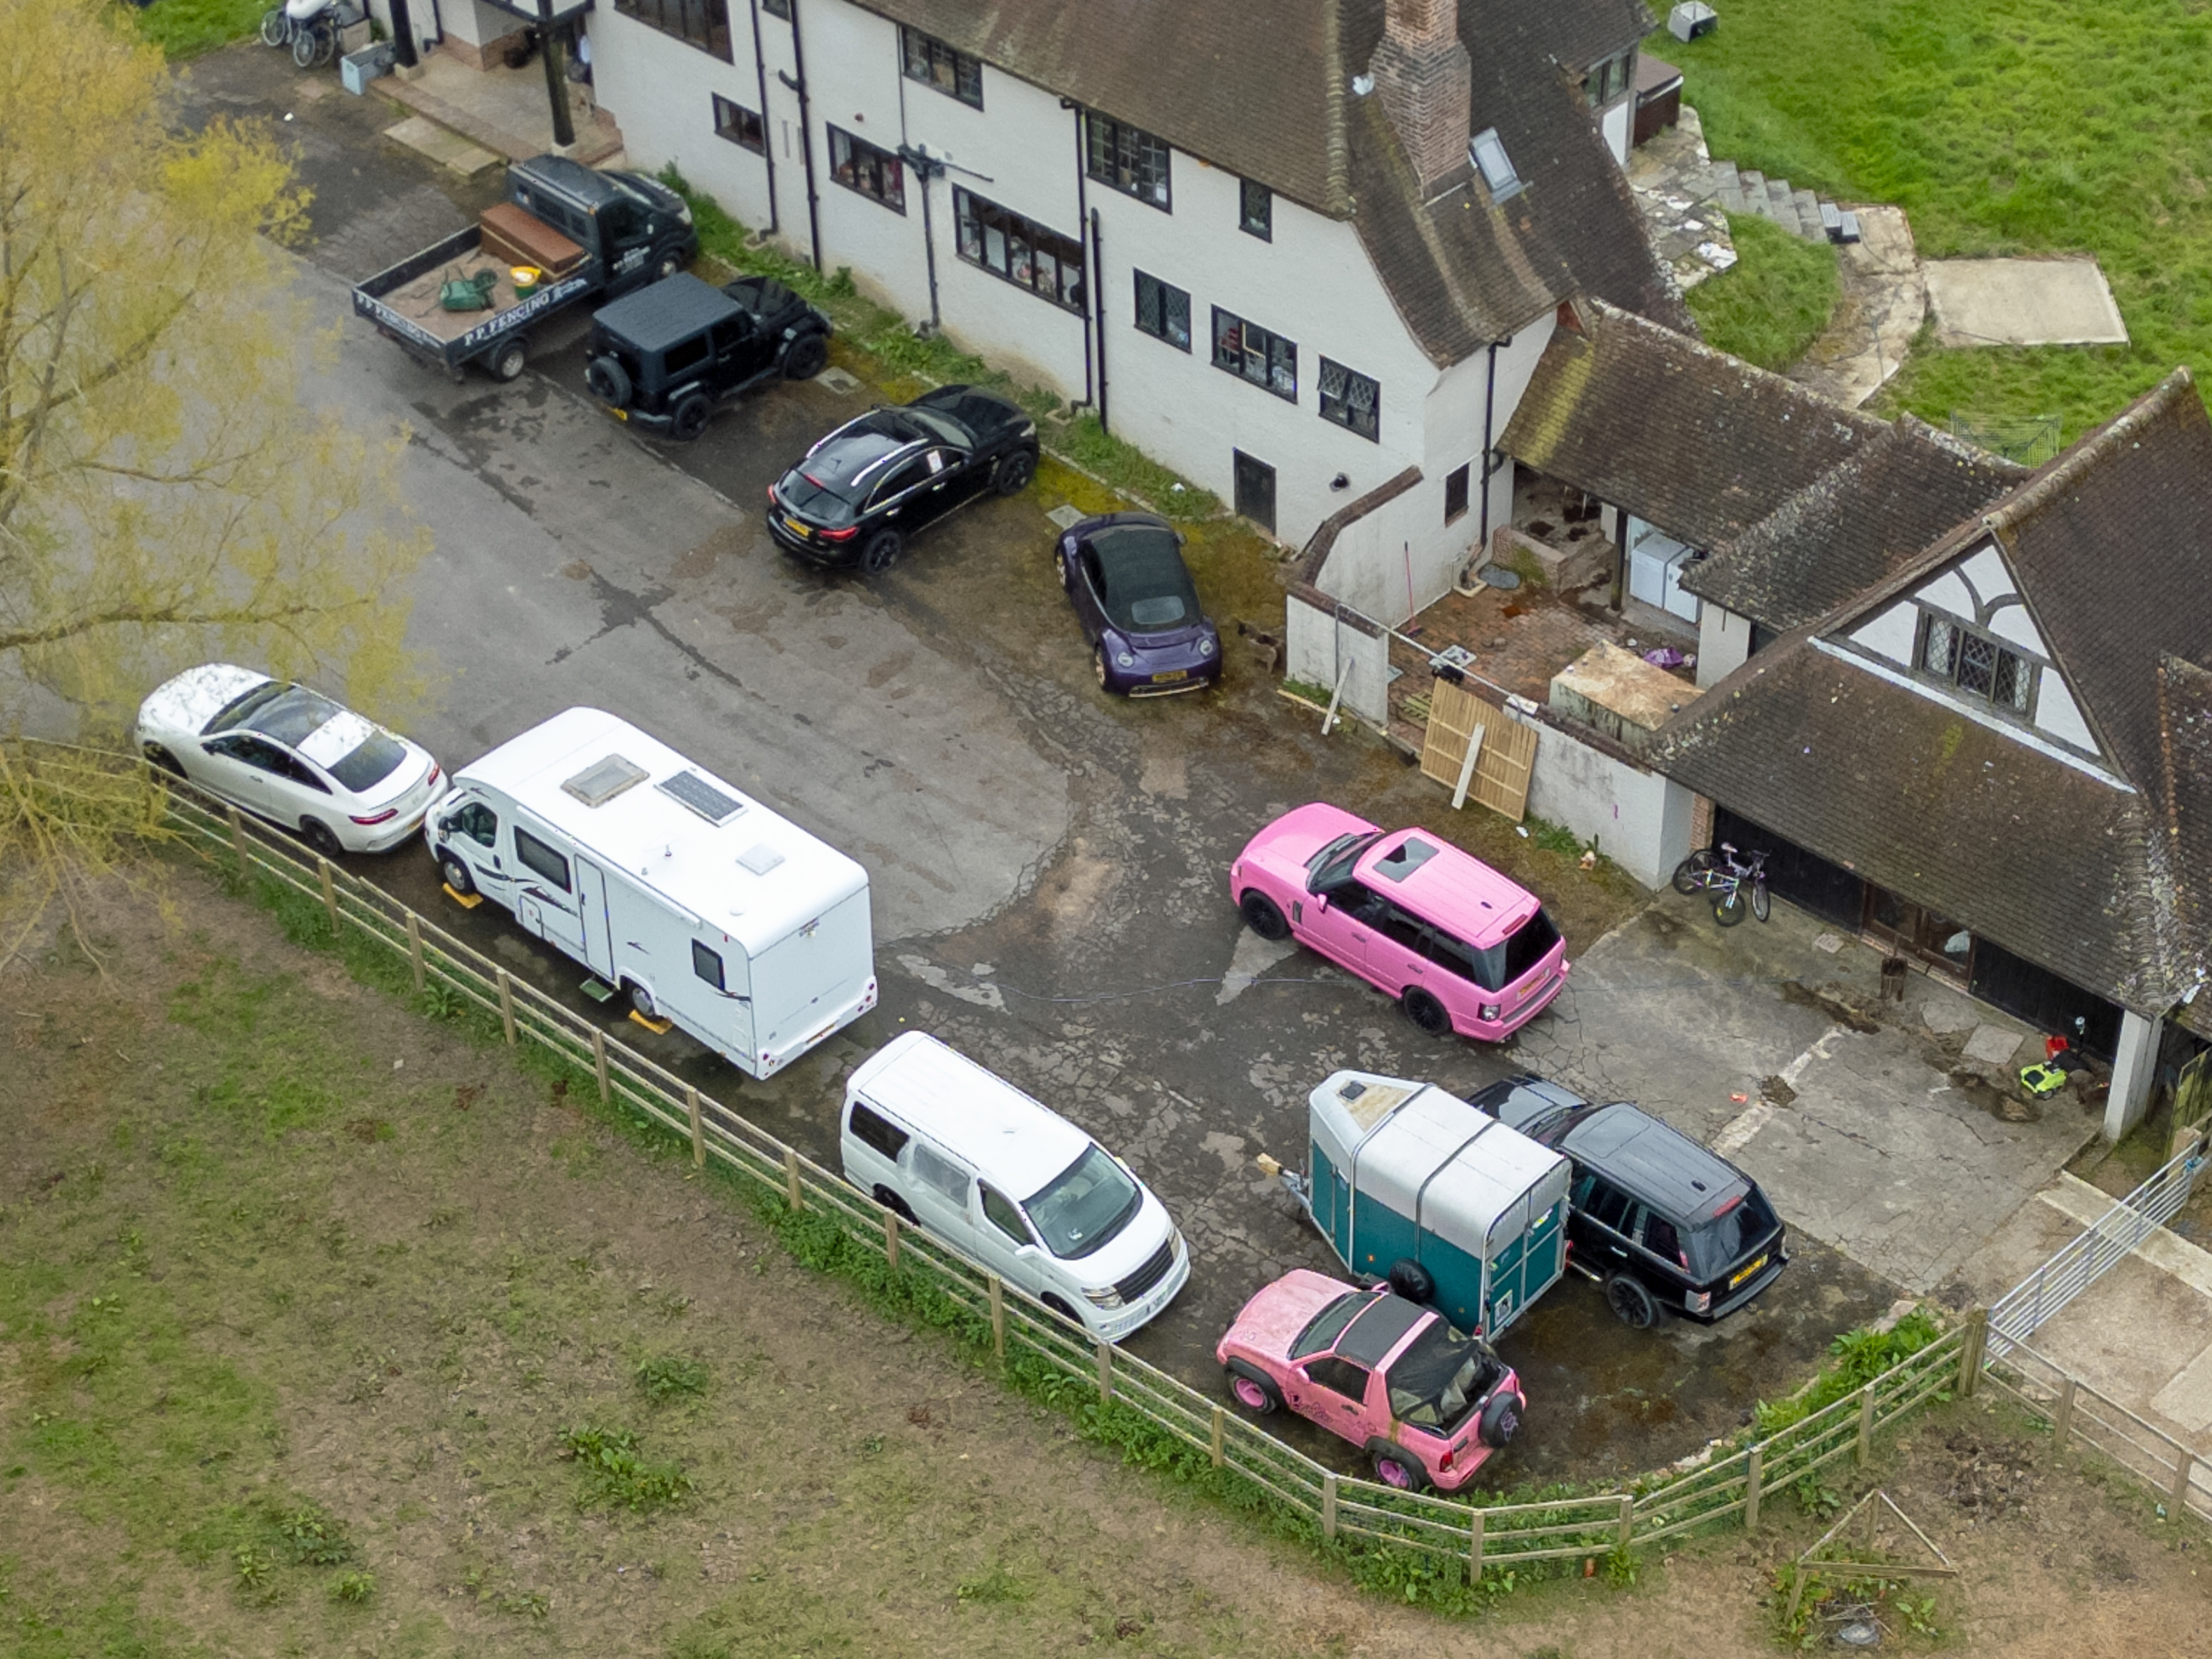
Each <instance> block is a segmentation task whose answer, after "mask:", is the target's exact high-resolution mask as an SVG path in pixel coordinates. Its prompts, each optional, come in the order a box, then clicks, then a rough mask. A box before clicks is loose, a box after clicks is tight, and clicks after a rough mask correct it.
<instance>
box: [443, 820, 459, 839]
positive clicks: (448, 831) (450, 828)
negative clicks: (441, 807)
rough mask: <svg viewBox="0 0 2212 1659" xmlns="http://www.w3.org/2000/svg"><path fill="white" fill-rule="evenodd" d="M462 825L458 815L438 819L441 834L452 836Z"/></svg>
mask: <svg viewBox="0 0 2212 1659" xmlns="http://www.w3.org/2000/svg"><path fill="white" fill-rule="evenodd" d="M460 827H461V821H460V819H459V817H444V818H440V819H439V820H438V833H439V834H440V835H441V836H450V835H452V834H453V833H454V832H455V831H457V830H458V829H460Z"/></svg>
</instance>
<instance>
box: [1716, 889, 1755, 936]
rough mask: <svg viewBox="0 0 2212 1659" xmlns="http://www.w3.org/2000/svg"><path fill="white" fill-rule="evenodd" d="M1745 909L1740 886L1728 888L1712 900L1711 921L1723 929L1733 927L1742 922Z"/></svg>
mask: <svg viewBox="0 0 2212 1659" xmlns="http://www.w3.org/2000/svg"><path fill="white" fill-rule="evenodd" d="M1746 908H1747V906H1746V905H1745V903H1744V902H1743V889H1742V887H1741V885H1738V886H1733V887H1730V888H1729V890H1727V891H1726V892H1724V893H1722V894H1720V895H1719V896H1717V897H1716V898H1715V899H1714V900H1713V920H1714V921H1717V922H1718V923H1720V925H1721V926H1722V927H1735V925H1736V923H1738V922H1739V921H1742V920H1743V913H1744V911H1745V909H1746Z"/></svg>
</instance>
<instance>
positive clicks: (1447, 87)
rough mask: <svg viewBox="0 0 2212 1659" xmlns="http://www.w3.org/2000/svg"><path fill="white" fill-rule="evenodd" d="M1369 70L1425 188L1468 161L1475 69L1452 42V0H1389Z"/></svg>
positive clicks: (1455, 17) (1455, 12)
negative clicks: (1381, 33) (1378, 41)
mask: <svg viewBox="0 0 2212 1659" xmlns="http://www.w3.org/2000/svg"><path fill="white" fill-rule="evenodd" d="M1368 73H1370V75H1372V76H1374V77H1375V89H1376V91H1377V92H1378V93H1380V94H1382V96H1383V112H1384V113H1385V114H1387V115H1388V116H1389V118H1390V125H1391V126H1392V127H1393V128H1394V129H1395V130H1396V131H1397V134H1398V142H1399V143H1401V144H1403V145H1404V146H1405V147H1406V155H1407V158H1408V159H1409V160H1411V161H1412V162H1413V171H1414V173H1417V174H1418V175H1419V178H1420V180H1421V185H1422V187H1423V188H1424V189H1431V188H1433V187H1434V186H1435V185H1437V183H1439V182H1440V181H1441V180H1442V179H1444V178H1445V177H1446V176H1447V175H1448V174H1449V173H1451V172H1452V171H1453V170H1454V169H1455V168H1458V167H1464V166H1466V165H1467V141H1468V127H1469V125H1470V124H1471V117H1472V115H1473V112H1474V91H1473V85H1474V68H1473V66H1472V65H1471V64H1469V63H1468V57H1467V48H1466V47H1465V46H1462V45H1461V44H1460V40H1459V0H1388V3H1387V5H1386V7H1385V9H1384V14H1383V40H1382V42H1381V44H1379V45H1378V46H1376V48H1375V56H1374V58H1373V59H1372V60H1371V61H1370V63H1369V64H1368Z"/></svg>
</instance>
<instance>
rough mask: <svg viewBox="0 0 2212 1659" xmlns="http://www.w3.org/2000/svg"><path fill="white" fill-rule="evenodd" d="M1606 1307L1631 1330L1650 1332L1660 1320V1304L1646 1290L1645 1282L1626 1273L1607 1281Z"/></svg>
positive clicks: (1618, 1274)
mask: <svg viewBox="0 0 2212 1659" xmlns="http://www.w3.org/2000/svg"><path fill="white" fill-rule="evenodd" d="M1605 1305H1606V1306H1607V1307H1608V1308H1610V1309H1612V1310H1613V1313H1614V1315H1615V1316H1617V1317H1618V1318H1619V1319H1620V1322H1621V1323H1622V1324H1624V1325H1626V1326H1627V1327H1628V1328H1630V1329H1631V1330H1635V1331H1648V1330H1650V1328H1651V1327H1652V1326H1653V1325H1654V1324H1655V1323H1656V1322H1657V1321H1658V1318H1659V1304H1658V1303H1656V1301H1654V1300H1653V1299H1652V1297H1651V1292H1650V1291H1648V1290H1646V1289H1644V1281H1643V1280H1641V1279H1632V1278H1630V1277H1629V1275H1628V1274H1626V1273H1615V1274H1613V1277H1612V1278H1610V1279H1607V1280H1606V1281H1605Z"/></svg>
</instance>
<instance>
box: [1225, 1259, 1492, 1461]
mask: <svg viewBox="0 0 2212 1659" xmlns="http://www.w3.org/2000/svg"><path fill="white" fill-rule="evenodd" d="M1213 1352H1214V1358H1217V1359H1218V1360H1220V1362H1221V1364H1222V1366H1223V1369H1224V1370H1225V1372H1226V1374H1227V1376H1228V1381H1229V1392H1230V1393H1231V1395H1234V1396H1235V1398H1236V1401H1237V1404H1238V1405H1240V1406H1242V1407H1244V1409H1245V1410H1247V1411H1249V1412H1252V1413H1255V1414H1258V1415H1265V1414H1266V1413H1269V1412H1272V1411H1275V1410H1277V1409H1279V1407H1284V1406H1288V1407H1290V1408H1291V1410H1292V1411H1294V1412H1296V1413H1298V1415H1299V1416H1301V1417H1308V1418H1311V1419H1313V1420H1314V1421H1315V1422H1316V1423H1318V1424H1320V1425H1322V1427H1323V1428H1325V1429H1327V1430H1328V1431H1329V1432H1330V1433H1332V1434H1336V1435H1341V1436H1342V1437H1344V1438H1345V1439H1346V1440H1349V1441H1350V1442H1352V1444H1353V1445H1355V1446H1358V1447H1360V1448H1362V1449H1364V1450H1365V1452H1366V1453H1367V1455H1369V1456H1370V1457H1371V1458H1372V1459H1373V1460H1374V1462H1375V1476H1376V1479H1377V1480H1380V1481H1382V1482H1383V1484H1384V1485H1385V1486H1398V1487H1401V1488H1403V1489H1405V1490H1407V1491H1409V1492H1418V1491H1419V1490H1420V1489H1421V1488H1422V1487H1424V1486H1435V1487H1437V1488H1438V1489H1440V1490H1442V1491H1444V1492H1451V1491H1453V1490H1455V1489H1456V1488H1458V1487H1460V1486H1465V1485H1466V1484H1467V1482H1468V1480H1470V1479H1471V1478H1472V1477H1473V1476H1474V1472H1475V1471H1476V1470H1477V1469H1479V1468H1481V1467H1482V1466H1483V1465H1484V1464H1485V1463H1486V1462H1489V1460H1490V1455H1491V1454H1492V1452H1495V1451H1498V1450H1500V1449H1503V1448H1504V1446H1506V1445H1507V1444H1508V1443H1510V1441H1511V1440H1512V1438H1513V1437H1514V1435H1515V1434H1516V1433H1517V1432H1518V1431H1519V1430H1520V1427H1521V1414H1522V1412H1524V1411H1526V1410H1527V1409H1528V1398H1527V1396H1526V1395H1523V1394H1522V1392H1521V1379H1520V1378H1519V1376H1516V1375H1515V1373H1514V1371H1513V1369H1512V1367H1510V1366H1509V1365H1507V1364H1505V1363H1504V1361H1503V1360H1501V1359H1499V1358H1498V1356H1497V1355H1496V1354H1495V1353H1493V1352H1491V1349H1490V1345H1489V1344H1488V1343H1486V1342H1485V1341H1483V1340H1482V1339H1481V1338H1480V1337H1476V1336H1463V1335H1462V1334H1460V1333H1459V1332H1457V1331H1455V1330H1454V1329H1453V1328H1451V1327H1450V1326H1449V1324H1447V1323H1446V1322H1445V1321H1444V1317H1443V1315H1442V1314H1440V1313H1437V1312H1436V1311H1435V1310H1432V1309H1429V1308H1424V1307H1422V1306H1420V1305H1419V1304H1418V1303H1413V1302H1408V1301H1407V1300H1406V1299H1405V1297H1401V1296H1398V1295H1395V1294H1394V1293H1393V1292H1392V1291H1391V1290H1390V1288H1389V1285H1376V1287H1375V1288H1374V1289H1373V1290H1371V1291H1363V1290H1360V1289H1358V1287H1357V1286H1355V1285H1346V1284H1345V1283H1343V1282H1342V1281H1341V1280H1340V1279H1331V1278H1329V1277H1328V1276H1327V1275H1326V1274H1323V1273H1309V1272H1308V1271H1307V1270H1306V1269H1304V1267H1300V1268H1297V1269H1296V1270H1294V1271H1292V1272H1291V1273H1285V1275H1284V1276H1283V1277H1282V1278H1280V1279H1277V1280H1276V1281H1275V1282H1274V1283H1273V1284H1272V1285H1268V1286H1267V1288H1266V1289H1265V1290H1263V1291H1261V1292H1260V1293H1259V1294H1258V1295H1257V1296H1255V1297H1253V1298H1252V1299H1251V1300H1250V1301H1249V1302H1247V1303H1246V1304H1244V1306H1243V1310H1242V1311H1240V1312H1239V1313H1238V1314H1237V1322H1236V1323H1235V1324H1234V1325H1231V1327H1230V1328H1229V1330H1228V1334H1226V1335H1225V1336H1224V1337H1223V1338H1222V1339H1221V1340H1220V1341H1219V1342H1218V1344H1217V1345H1215V1347H1214V1351H1213Z"/></svg>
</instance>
